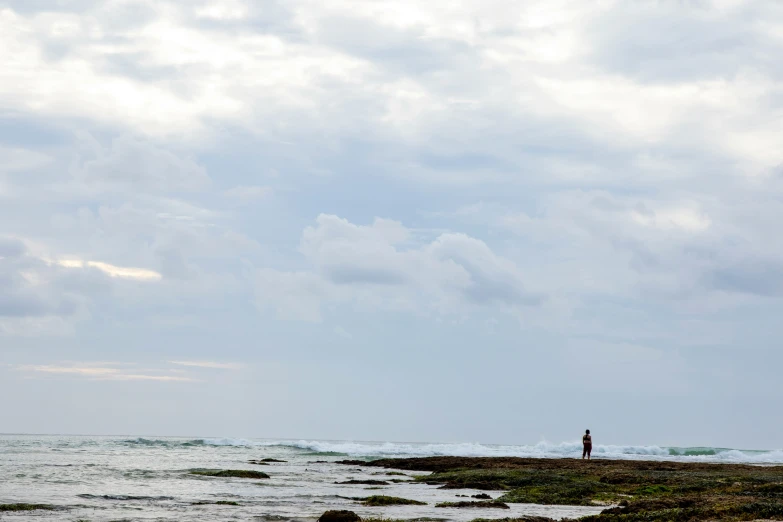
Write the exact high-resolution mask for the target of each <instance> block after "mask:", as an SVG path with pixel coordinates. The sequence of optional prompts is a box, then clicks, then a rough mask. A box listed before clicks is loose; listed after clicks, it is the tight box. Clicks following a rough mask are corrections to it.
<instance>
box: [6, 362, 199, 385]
mask: <svg viewBox="0 0 783 522" xmlns="http://www.w3.org/2000/svg"><path fill="white" fill-rule="evenodd" d="M19 370H21V371H24V372H30V373H43V374H53V375H73V376H76V377H83V378H86V379H90V380H100V381H160V382H193V381H194V380H195V379H192V378H190V377H184V376H181V375H157V374H153V373H134V371H133V370H127V369H121V368H108V367H100V366H71V365H69V366H58V365H28V366H21V367H19Z"/></svg>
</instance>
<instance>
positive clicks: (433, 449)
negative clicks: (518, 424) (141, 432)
mask: <svg viewBox="0 0 783 522" xmlns="http://www.w3.org/2000/svg"><path fill="white" fill-rule="evenodd" d="M476 446H477V445H472V446H471V447H472V449H473V451H476ZM460 447H462V450H463V451H460ZM481 447H482V448H484V450H482V451H484V453H490V454H514V453H515V452H514V451H512V450H511V448H514V447H506V446H481ZM516 448H524V447H522V446H519V447H516ZM597 449H599V448H597ZM464 450H465V447H464V445H462V446H460V445H433V444H429V445H428V444H418V445H417V444H413V445H411V444H407V445H399V444H397V445H395V444H392V443H342V442H309V443H308V442H285V441H283V442H275V441H248V440H233V439H187V438H156V439H143V438H134V437H75V436H27V435H24V436H22V435H20V436H12V435H6V436H0V504H8V503H17V502H19V503H40V504H52V505H55V506H59V507H61V508H62V509H61V510H57V511H37V512H22V513H2V514H0V518H2V519H3V520H6V519H7V520H43V519H45V520H67V521H75V520H79V519H83V520H91V521H109V520H159V521H160V520H194V519H198V520H252V519H258V520H262V519H267V520H270V521H271V520H305V519H308V520H312V519H315V518H317V517H318V516H319V515H320V514H321V513H323V512H324V511H326V510H328V509H351V510H353V511H355V512H357V513H359V514H360V515H361V516H372V517H383V518H405V519H412V518H421V517H429V518H438V519H447V520H454V521H458V522H463V521H468V520H472V519H475V518H479V517H480V518H503V517H514V516H521V515H541V516H547V517H552V518H563V517H579V516H585V515H589V514H594V513H598V512H600V511H601V509H602V508H600V507H572V506H537V505H531V504H511V505H510V506H511V509H509V510H500V509H458V508H436V507H434V505H435V504H436V503H438V502H446V501H457V500H465V499H460V498H458V497H457V495H473V494H476V493H479V492H478V491H474V490H442V489H438V487H437V486H428V485H425V484H411V483H407V484H406V483H400V484H392V483H390V484H389V485H388V486H383V487H382V488H381V489H372V488H371V487H370V486H363V485H339V484H335V482H339V481H345V480H351V479H360V480H364V479H375V480H387V481H390V480H393V479H398V480H400V479H402V480H405V479H408V477H410V476H413V475H421V474H422V473H419V472H405V473H406V475H407V476H391V475H388V472H387V471H382V470H378V469H372V468H368V469H359V468H356V467H351V466H345V465H340V464H335V461H337V460H342V459H345V458H346V457H350V458H357V457H371V456H381V455H394V456H418V455H425V454H441V453H443V454H461V453H462V454H464V453H466V452H465V451H464ZM599 453H600V451H599ZM547 456H560V455H556V454H554V455H547ZM263 458H275V459H281V460H286V461H287V462H285V463H272V464H269V465H266V466H258V465H253V464H249V463H248V460H251V459H263ZM636 458H656V459H672V460H694V459H699V460H705V459H709V460H720V459H718V458H717V457H716V456H715V455H714V454H713V455H708V456H705V455H699V456H676V455H675V456H672V455H670V454H668V453H667V454H664V455H647V456H643V455H636ZM750 458H752V456H751V457H749V459H750ZM205 468H206V469H246V470H257V471H263V472H265V473H268V474H269V475H270V477H271V478H269V479H264V480H248V479H238V478H215V477H202V476H195V475H191V474H190V473H189V471H191V470H193V469H205ZM490 494H492V495H493V496H495V497H497V496H499V493H498V492H490ZM370 495H390V496H398V497H404V498H409V499H415V500H420V501H423V502H427V505H426V506H390V507H364V506H361V505H359V504H357V503H356V502H355V501H353V500H350V497H365V496H370ZM345 497H348V498H345ZM220 500H224V501H235V502H237V503H239V504H240V505H239V506H228V505H194V503H196V502H216V501H220Z"/></svg>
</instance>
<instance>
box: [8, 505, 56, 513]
mask: <svg viewBox="0 0 783 522" xmlns="http://www.w3.org/2000/svg"><path fill="white" fill-rule="evenodd" d="M39 509H40V510H47V511H53V510H55V509H57V507H56V506H50V505H48V504H0V512H7V511H37V510H39Z"/></svg>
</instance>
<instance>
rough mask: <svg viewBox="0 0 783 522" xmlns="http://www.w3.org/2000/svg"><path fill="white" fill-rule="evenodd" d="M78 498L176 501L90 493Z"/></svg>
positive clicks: (164, 498) (171, 498)
mask: <svg viewBox="0 0 783 522" xmlns="http://www.w3.org/2000/svg"><path fill="white" fill-rule="evenodd" d="M76 496H77V497H80V498H85V499H89V500H147V501H150V500H151V501H156V500H174V497H163V496H161V497H146V496H136V495H90V494H88V493H85V494H82V495H76Z"/></svg>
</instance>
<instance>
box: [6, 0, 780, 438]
mask: <svg viewBox="0 0 783 522" xmlns="http://www.w3.org/2000/svg"><path fill="white" fill-rule="evenodd" d="M781 56H783V3H781V2H779V1H777V0H747V1H745V0H638V1H634V2H628V1H624V0H600V1H593V2H585V1H583V0H540V1H539V0H526V1H524V2H512V1H509V0H502V1H497V0H480V1H479V0H461V1H459V2H451V1H445V0H435V1H432V2H422V1H420V0H393V1H392V0H330V1H328V2H324V1H322V0H318V1H316V0H280V1H274V0H252V1H251V0H220V1H218V0H190V1H188V2H182V1H174V0H10V1H9V0H5V1H3V0H0V356H1V358H0V396H2V397H3V407H2V414H1V415H0V432H34V433H90V434H158V435H167V434H168V435H179V434H181V435H215V436H237V437H273V438H274V437H293V438H331V439H355V440H402V441H477V442H488V443H493V442H499V443H520V444H524V443H536V442H538V441H540V440H543V439H546V440H549V441H552V442H559V441H562V440H574V439H578V437H579V436H580V434H581V433H582V431H583V430H584V429H585V428H588V427H589V428H591V429H592V430H593V432H594V433H595V438H596V442H597V443H617V444H661V445H664V444H677V445H715V446H727V447H741V448H769V449H771V448H779V447H781V446H783V443H781V442H780V440H781V439H780V432H781V429H783V420H781V416H780V413H779V412H780V404H781V401H783V387H781V386H780V377H781V375H780V368H781V367H783V352H781V341H780V339H781V333H783V321H781V319H780V318H781V313H782V312H783V301H781V298H782V297H783V240H781V226H782V224H783V67H781Z"/></svg>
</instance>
